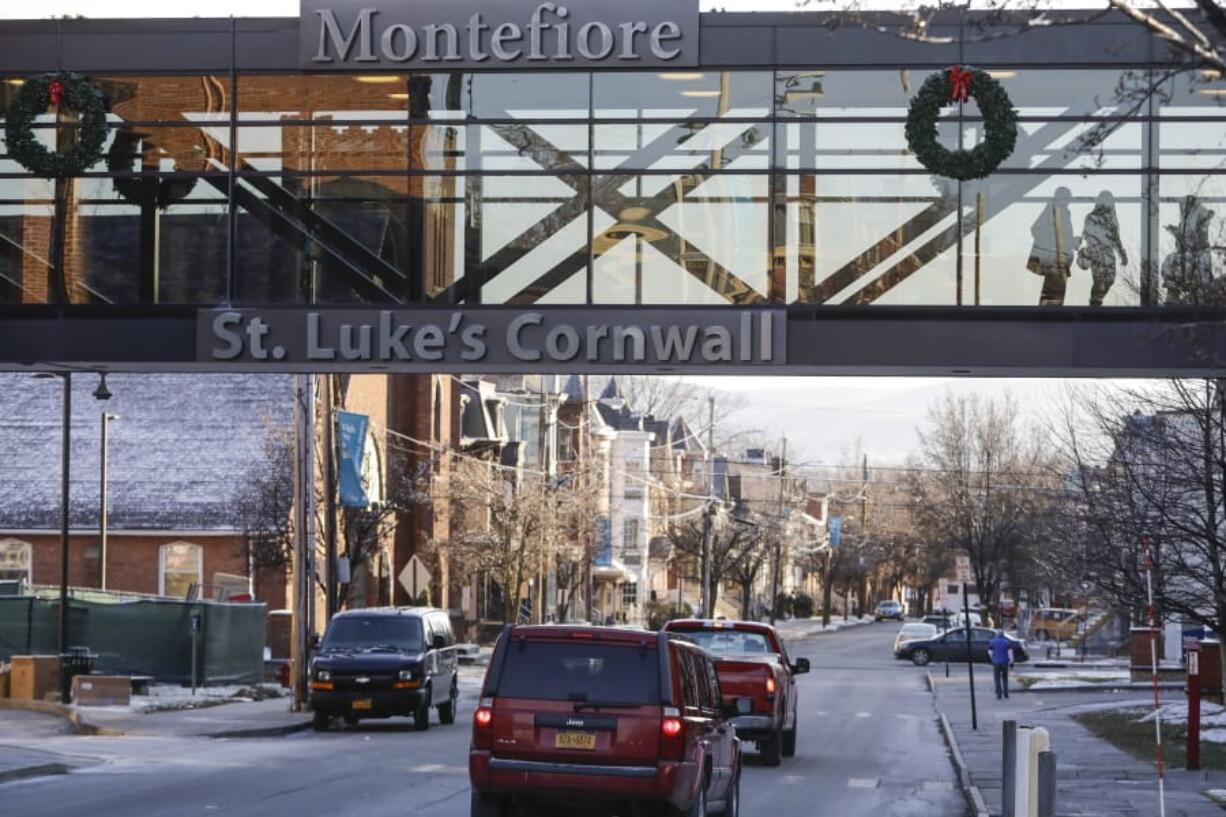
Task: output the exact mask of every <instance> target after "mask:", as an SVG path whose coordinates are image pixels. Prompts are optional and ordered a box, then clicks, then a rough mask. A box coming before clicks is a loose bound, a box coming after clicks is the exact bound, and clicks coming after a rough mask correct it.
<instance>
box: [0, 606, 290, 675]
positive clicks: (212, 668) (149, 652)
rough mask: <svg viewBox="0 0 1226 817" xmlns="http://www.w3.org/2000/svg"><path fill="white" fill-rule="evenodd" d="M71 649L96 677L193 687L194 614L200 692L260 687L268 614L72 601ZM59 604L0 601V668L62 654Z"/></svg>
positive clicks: (251, 609) (259, 609) (255, 609)
mask: <svg viewBox="0 0 1226 817" xmlns="http://www.w3.org/2000/svg"><path fill="white" fill-rule="evenodd" d="M68 613H69V618H68V646H69V647H86V648H88V649H89V651H90V652H91V653H94V654H96V655H97V659H96V660H95V662H94V672H96V673H102V674H115V675H148V676H151V677H152V678H153V679H154V680H155V681H157V682H159V683H181V684H187V683H191V672H192V646H193V640H192V631H191V629H192V628H191V620H192V615H193V614H198V615H199V622H200V627H199V633H198V634H197V637H196V639H195V649H196V662H197V667H196V671H197V679H198V681H199V682H200V683H201V684H252V683H258V682H260V681H262V680H263V679H264V641H265V633H266V619H267V617H268V608H267V607H266V606H265V605H263V604H248V603H244V604H230V603H224V602H209V601H181V600H177V599H139V600H130V601H118V602H107V603H102V602H95V601H85V600H81V599H73V598H70V599H69V602H68ZM59 615H60V604H59V600H58V599H47V598H39V597H35V596H16V597H12V596H10V597H0V661H6V660H8V659H9V658H10V657H11V656H14V655H55V654H56V653H57V652H58V651H59Z"/></svg>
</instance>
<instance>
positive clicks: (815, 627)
mask: <svg viewBox="0 0 1226 817" xmlns="http://www.w3.org/2000/svg"><path fill="white" fill-rule="evenodd" d="M872 623H873V617H872V616H862V617H860V618H851V619H848V620H846V621H844V620H843V619H841V618H839V619H835V618H831V619H830V624H828V625H825V626H823V625H822V620H821V619H820V618H794V619H791V620H790V621H780V622H777V623H776V624H775V629H776V630H778V631H779V634H780V635H781V636H783V637H784V638H791V639H801V638H809V637H810V636H815V635H821V634H822V633H837V632H838V631H839V630H846V629H847V628H848V627H859V626H860V625H862V624H872Z"/></svg>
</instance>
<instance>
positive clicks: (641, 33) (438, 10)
mask: <svg viewBox="0 0 1226 817" xmlns="http://www.w3.org/2000/svg"><path fill="white" fill-rule="evenodd" d="M698 19H699V17H698V0H570V2H567V0H557V1H556V2H539V1H538V0H421V2H413V1H411V0H397V1H396V2H378V0H302V6H301V21H300V35H299V39H300V50H301V57H302V66H303V68H306V69H309V70H312V71H319V70H336V69H342V70H351V71H352V70H371V69H387V68H391V69H400V70H405V69H410V68H422V67H429V68H431V69H453V68H486V69H490V68H514V69H517V70H519V69H526V68H587V67H594V66H600V67H606V68H608V67H618V66H621V67H634V66H640V67H652V66H674V67H687V66H688V67H693V66H696V65H697V64H698Z"/></svg>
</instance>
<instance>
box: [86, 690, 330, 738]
mask: <svg viewBox="0 0 1226 817" xmlns="http://www.w3.org/2000/svg"><path fill="white" fill-rule="evenodd" d="M79 711H80V713H81V718H82V720H83V721H84V722H85V723H87V724H90V725H92V726H96V727H98V728H99V729H101V730H105V731H104V733H105V734H124V735H146V736H149V735H154V736H162V737H210V738H237V737H253V738H254V737H279V736H282V735H289V734H292V733H294V732H300V731H302V730H304V729H309V728H310V726H311V713H310V712H292V711H290V701H289V699H288V698H272V699H269V700H264V701H244V702H239V703H232V704H220V705H218V706H209V707H204V708H201V709H181V710H172V711H163V712H150V713H147V714H140V713H134V712H130V711H127V710H123V709H119V708H111V707H81V708H80V709H79Z"/></svg>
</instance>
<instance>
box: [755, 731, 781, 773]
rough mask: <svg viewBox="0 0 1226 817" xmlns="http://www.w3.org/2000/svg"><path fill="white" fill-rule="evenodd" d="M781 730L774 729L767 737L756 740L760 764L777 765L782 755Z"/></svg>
mask: <svg viewBox="0 0 1226 817" xmlns="http://www.w3.org/2000/svg"><path fill="white" fill-rule="evenodd" d="M782 750H783V731H782V730H776V731H775V734H773V735H771V736H770V737H769V738H763V739H762V740H760V741H758V751H759V752H760V753H761V755H762V765H764V766H778V765H779V764H780V763H781V762H782V761H781V759H780V758H781V757H782V755H783V752H782Z"/></svg>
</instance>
